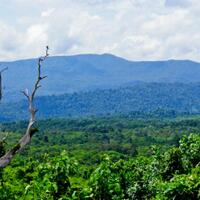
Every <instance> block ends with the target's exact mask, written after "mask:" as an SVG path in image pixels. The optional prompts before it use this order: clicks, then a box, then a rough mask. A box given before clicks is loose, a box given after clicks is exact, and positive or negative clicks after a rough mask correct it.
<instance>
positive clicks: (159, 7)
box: [0, 0, 200, 61]
mask: <svg viewBox="0 0 200 200" xmlns="http://www.w3.org/2000/svg"><path fill="white" fill-rule="evenodd" d="M0 11H1V12H0V60H15V59H22V58H30V57H37V56H39V55H40V54H41V52H43V49H44V47H45V46H46V44H48V45H49V46H50V48H51V55H71V54H80V53H99V54H101V53H112V54H115V55H118V56H122V57H125V58H128V59H131V60H163V59H192V60H198V61H200V1H199V0H0Z"/></svg>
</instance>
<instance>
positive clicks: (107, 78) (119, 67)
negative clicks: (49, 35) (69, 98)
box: [0, 54, 200, 101]
mask: <svg viewBox="0 0 200 200" xmlns="http://www.w3.org/2000/svg"><path fill="white" fill-rule="evenodd" d="M0 65H1V66H7V67H8V68H9V69H8V70H7V71H6V72H5V73H4V77H3V80H4V87H5V90H4V96H5V98H4V100H7V101H10V100H16V99H19V98H21V97H22V96H21V94H20V92H19V91H21V90H23V89H25V88H31V86H32V84H33V81H34V78H35V73H36V71H37V59H29V60H20V61H14V62H0ZM43 73H44V74H45V75H47V76H48V78H47V79H46V80H45V81H44V82H43V89H42V90H40V95H59V94H65V93H73V92H80V91H90V90H94V89H108V88H109V89H110V88H116V87H119V86H121V87H122V86H124V85H126V86H129V85H131V84H133V83H135V82H140V81H142V82H165V83H166V82H167V83H172V82H181V83H186V82H187V83H189V82H199V80H200V79H199V77H200V64H199V63H197V62H193V61H188V60H182V61H181V60H168V61H146V62H135V61H134V62H133V61H128V60H125V59H123V58H120V57H117V56H114V55H111V54H102V55H96V54H86V55H74V56H59V57H58V56H57V57H50V58H48V59H47V60H46V62H45V63H44V67H43Z"/></svg>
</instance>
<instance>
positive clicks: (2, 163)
mask: <svg viewBox="0 0 200 200" xmlns="http://www.w3.org/2000/svg"><path fill="white" fill-rule="evenodd" d="M48 50H49V47H48V46H47V47H46V53H45V56H43V57H40V58H39V59H38V73H37V80H36V82H35V84H34V87H33V91H32V92H31V93H30V94H29V92H28V90H27V89H26V90H25V91H22V93H23V94H24V95H25V97H26V98H27V100H28V103H29V113H30V118H29V123H28V126H27V129H26V133H25V134H24V135H23V136H22V138H21V139H20V140H19V142H18V143H17V144H16V145H15V146H14V147H13V148H12V149H10V150H9V151H8V152H7V153H6V154H5V155H4V156H2V157H1V158H0V168H3V167H6V166H7V165H8V164H9V163H10V162H11V160H12V158H13V156H14V155H15V154H16V153H17V152H19V151H20V150H21V149H22V148H23V147H24V146H26V145H27V144H28V143H30V141H31V138H32V136H33V133H34V132H35V131H34V130H33V129H32V127H33V124H34V123H35V115H36V112H37V109H36V108H35V106H34V98H35V94H36V92H37V90H38V88H40V87H41V85H40V82H41V81H42V80H43V79H44V78H46V76H43V77H42V76H41V67H42V62H43V61H45V59H46V58H47V57H48V56H49V54H48Z"/></svg>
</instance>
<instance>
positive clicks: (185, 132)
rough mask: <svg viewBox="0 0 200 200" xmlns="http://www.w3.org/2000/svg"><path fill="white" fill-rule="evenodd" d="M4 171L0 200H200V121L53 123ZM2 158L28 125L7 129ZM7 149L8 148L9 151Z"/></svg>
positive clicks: (139, 119)
mask: <svg viewBox="0 0 200 200" xmlns="http://www.w3.org/2000/svg"><path fill="white" fill-rule="evenodd" d="M35 127H37V129H39V132H37V133H35V135H34V137H33V140H32V143H31V144H30V145H28V146H27V147H26V148H25V149H24V150H23V151H21V152H20V153H19V154H18V155H17V156H16V157H15V158H14V160H13V161H12V162H11V165H9V166H8V167H6V168H5V169H1V173H0V180H1V184H0V199H2V200H4V199H27V200H29V199H34V200H35V199H38V200H39V199H48V200H49V199H60V200H61V199H63V200H64V199H68V200H69V199H91V200H92V199H97V200H104V199H105V200H109V199H115V200H121V199H136V200H137V199H138V200H140V199H152V200H153V199H155V200H158V199H159V200H160V199H161V200H168V199H175V200H182V199H183V200H195V199H199V198H200V166H199V163H200V154H199V152H200V135H199V133H200V118H199V116H190V117H184V116H177V117H174V116H171V117H168V118H165V117H163V118H160V117H159V118H158V117H157V118H156V117H153V116H149V117H148V118H146V117H142V116H140V117H135V118H134V117H132V116H115V117H114V116H110V117H96V118H94V117H90V118H79V119H48V120H41V121H38V122H37V124H36V125H35ZM0 129H1V137H4V136H5V135H7V134H8V137H7V140H6V145H2V144H0V154H1V155H2V154H3V153H4V152H5V148H6V149H7V148H8V149H9V148H10V147H11V146H13V145H14V144H15V142H16V141H17V140H18V139H19V138H20V137H21V135H22V133H23V132H24V131H25V129H26V122H24V121H21V122H15V123H2V124H1V125H0ZM4 147H5V148H4Z"/></svg>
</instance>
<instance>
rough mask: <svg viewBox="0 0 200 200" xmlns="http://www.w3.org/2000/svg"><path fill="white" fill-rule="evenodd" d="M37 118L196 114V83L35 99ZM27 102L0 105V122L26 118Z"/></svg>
mask: <svg viewBox="0 0 200 200" xmlns="http://www.w3.org/2000/svg"><path fill="white" fill-rule="evenodd" d="M36 104H37V107H38V109H39V112H38V116H39V117H40V118H52V117H53V118H54V117H64V118H65V117H80V116H92V115H94V116H100V115H113V114H114V115H115V114H117V115H118V114H129V113H134V112H138V111H139V112H144V113H148V112H154V111H158V110H160V111H162V112H163V111H174V112H176V113H200V84H199V83H198V84H197V83H191V84H183V83H138V84H135V85H134V86H132V87H121V88H118V89H104V90H103V89H102V90H100V89H99V90H95V91H91V92H79V93H73V94H65V95H59V96H55V95H53V96H43V97H38V98H37V101H36ZM26 117H27V103H26V101H20V102H18V103H9V104H6V103H5V104H1V106H0V120H3V121H6V120H17V119H26Z"/></svg>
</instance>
